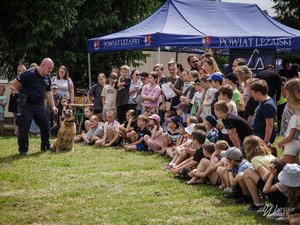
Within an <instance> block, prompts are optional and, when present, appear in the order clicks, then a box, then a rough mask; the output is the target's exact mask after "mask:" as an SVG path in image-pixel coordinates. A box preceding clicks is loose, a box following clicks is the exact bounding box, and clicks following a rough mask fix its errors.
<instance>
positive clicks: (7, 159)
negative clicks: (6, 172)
mask: <svg viewBox="0 0 300 225" xmlns="http://www.w3.org/2000/svg"><path fill="white" fill-rule="evenodd" d="M42 154H44V153H43V152H34V153H29V154H27V156H23V155H20V154H19V153H17V154H14V155H9V156H5V157H0V163H11V162H13V161H17V160H22V159H26V158H29V157H30V158H31V157H39V156H40V155H42Z"/></svg>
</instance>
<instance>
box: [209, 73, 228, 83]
mask: <svg viewBox="0 0 300 225" xmlns="http://www.w3.org/2000/svg"><path fill="white" fill-rule="evenodd" d="M207 80H208V81H209V80H218V81H223V80H224V78H223V76H222V73H221V72H215V73H213V74H212V75H211V76H210V77H209V78H207Z"/></svg>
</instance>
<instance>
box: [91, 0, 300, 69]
mask: <svg viewBox="0 0 300 225" xmlns="http://www.w3.org/2000/svg"><path fill="white" fill-rule="evenodd" d="M161 46H198V47H201V46H202V47H205V48H230V49H232V48H239V49H240V48H247V49H249V48H273V49H293V50H299V49H300V31H299V30H295V29H293V28H290V27H287V26H285V25H283V24H281V23H279V22H277V21H276V20H274V19H272V18H271V17H270V16H268V15H266V14H265V13H264V12H263V11H262V10H261V9H260V8H259V7H258V6H257V5H256V4H243V3H229V2H219V1H204V0H188V1H187V0H167V1H166V2H165V3H164V4H163V5H162V6H161V7H160V8H159V9H158V10H157V11H156V12H155V13H153V14H152V15H151V16H149V17H148V18H146V19H145V20H143V21H142V22H140V23H138V24H136V25H135V26H133V27H131V28H128V29H126V30H123V31H120V32H117V33H113V34H110V35H106V36H102V37H96V38H91V39H88V41H87V50H88V53H89V58H90V53H94V52H106V51H120V50H133V49H153V48H159V47H161ZM89 71H90V68H89Z"/></svg>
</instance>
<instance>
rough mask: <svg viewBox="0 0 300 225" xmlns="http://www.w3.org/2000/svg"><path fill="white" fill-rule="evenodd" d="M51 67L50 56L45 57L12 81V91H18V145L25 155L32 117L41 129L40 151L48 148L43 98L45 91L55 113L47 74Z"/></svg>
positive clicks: (52, 64)
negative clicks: (37, 65)
mask: <svg viewBox="0 0 300 225" xmlns="http://www.w3.org/2000/svg"><path fill="white" fill-rule="evenodd" d="M53 67H54V63H53V61H52V60H51V59H50V58H45V59H43V61H42V62H41V65H40V66H39V67H38V68H32V69H29V70H26V71H25V72H24V73H22V74H20V75H19V76H17V77H16V78H15V79H14V80H13V82H12V89H13V91H14V92H16V93H19V97H18V113H17V118H16V124H17V125H18V126H19V133H18V145H19V152H20V154H21V155H24V156H26V155H27V152H28V146H29V142H28V133H29V130H30V124H31V121H32V119H34V121H35V122H36V124H37V125H38V126H39V128H40V130H41V151H46V150H47V149H50V141H49V133H50V132H49V121H48V116H47V113H46V109H45V104H44V98H45V93H46V98H47V101H48V102H49V104H50V106H51V108H52V110H53V111H54V113H57V108H56V107H55V104H54V101H53V94H52V92H51V89H50V87H51V79H50V77H49V74H50V73H51V72H52V70H53Z"/></svg>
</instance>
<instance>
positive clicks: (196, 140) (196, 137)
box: [171, 130, 206, 175]
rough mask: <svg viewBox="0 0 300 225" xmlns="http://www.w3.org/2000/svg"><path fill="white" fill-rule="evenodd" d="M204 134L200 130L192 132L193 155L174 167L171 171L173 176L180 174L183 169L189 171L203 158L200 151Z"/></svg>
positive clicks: (201, 150)
mask: <svg viewBox="0 0 300 225" xmlns="http://www.w3.org/2000/svg"><path fill="white" fill-rule="evenodd" d="M205 139H206V138H205V132H204V131H202V130H197V131H194V132H193V133H192V140H193V141H192V143H193V148H195V149H196V152H195V153H194V155H193V156H192V157H190V158H188V159H186V160H184V161H183V162H181V163H180V164H179V165H177V166H174V167H173V168H172V169H171V172H172V173H173V174H174V175H175V174H177V173H179V172H181V171H182V170H183V169H185V168H186V169H190V168H192V167H194V166H197V165H198V164H199V162H200V161H201V159H203V158H204V154H203V149H202V145H203V144H204V142H205Z"/></svg>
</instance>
